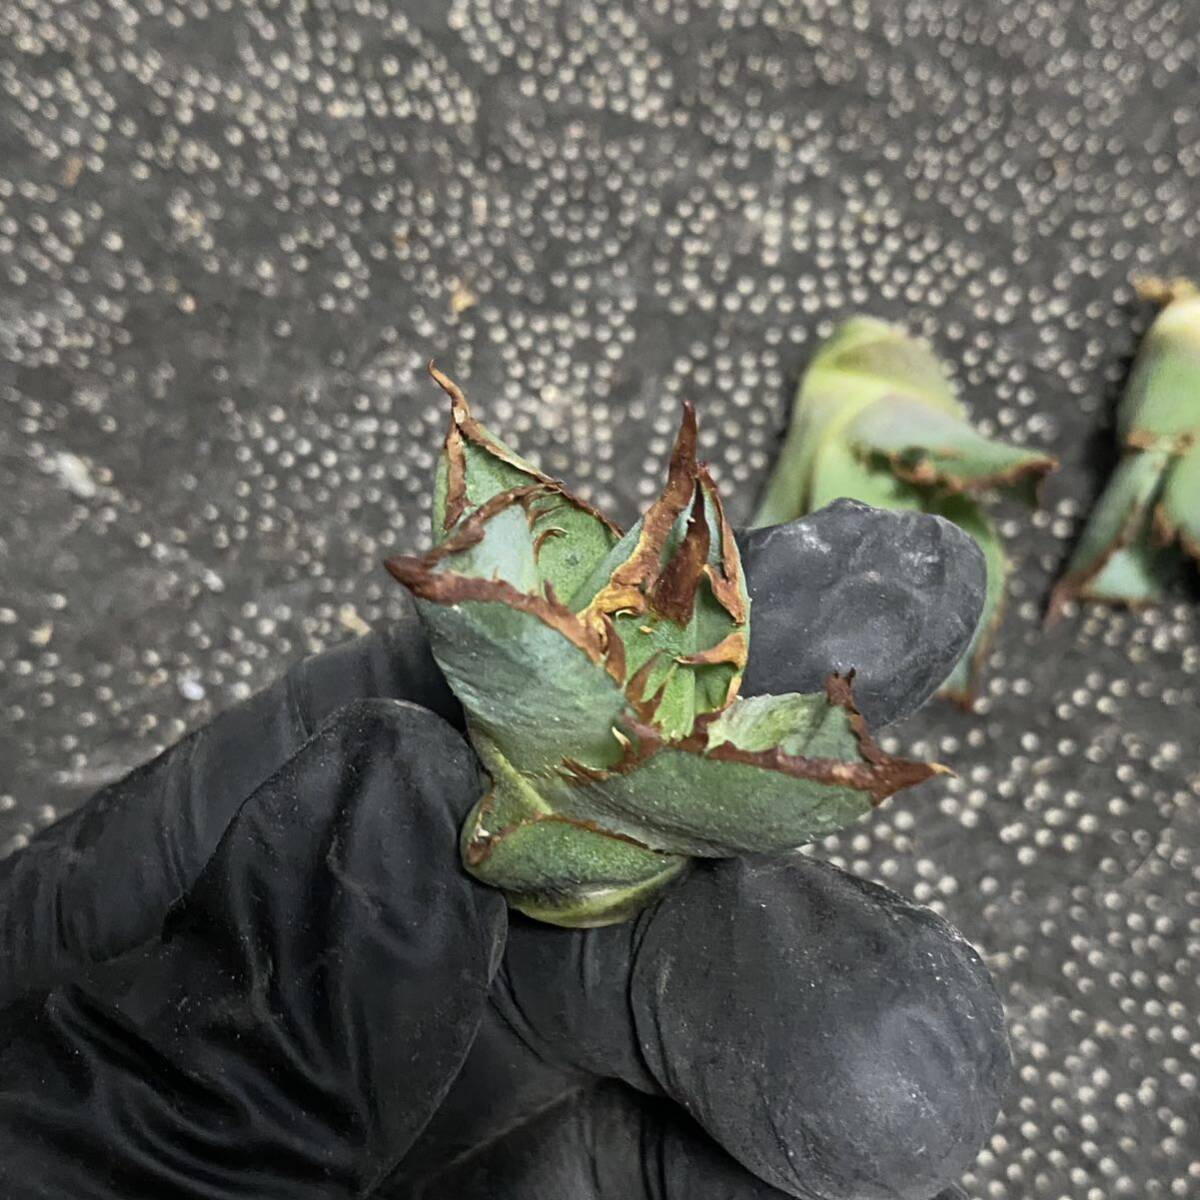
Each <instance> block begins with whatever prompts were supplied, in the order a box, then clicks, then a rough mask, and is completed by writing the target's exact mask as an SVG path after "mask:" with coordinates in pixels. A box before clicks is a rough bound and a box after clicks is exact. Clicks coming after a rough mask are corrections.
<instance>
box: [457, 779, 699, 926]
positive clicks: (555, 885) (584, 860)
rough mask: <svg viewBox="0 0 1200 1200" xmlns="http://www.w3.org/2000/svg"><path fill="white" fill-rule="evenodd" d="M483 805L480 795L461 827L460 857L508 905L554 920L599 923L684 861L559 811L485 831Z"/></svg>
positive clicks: (487, 817) (620, 914)
mask: <svg viewBox="0 0 1200 1200" xmlns="http://www.w3.org/2000/svg"><path fill="white" fill-rule="evenodd" d="M489 804H490V798H489V797H485V798H484V800H483V801H481V802H480V804H479V806H478V808H477V810H476V812H475V813H473V814H472V818H471V819H470V820H469V821H468V822H467V825H466V826H465V827H464V835H463V862H464V863H465V864H466V866H467V869H468V870H469V871H470V872H471V874H472V875H474V876H475V877H476V878H477V879H479V880H480V881H481V882H483V883H487V884H490V885H491V886H493V887H498V888H502V889H503V890H504V891H505V892H507V893H508V897H509V901H510V903H511V904H512V905H513V907H514V908H517V909H519V910H521V911H522V912H525V913H527V914H528V915H529V916H532V917H537V918H538V919H540V920H543V921H549V922H551V923H553V924H559V925H571V926H586V925H605V924H608V923H610V922H612V921H616V920H621V919H623V918H624V917H626V916H629V915H632V913H634V912H636V911H637V909H639V908H640V907H642V905H643V904H644V903H645V902H646V900H647V899H649V897H650V896H652V895H653V894H654V892H656V891H657V890H658V889H659V888H661V887H662V886H663V884H665V883H667V882H668V881H669V880H671V879H673V878H674V877H675V876H676V875H678V874H679V872H680V871H681V870H683V868H684V866H685V865H686V863H687V859H686V858H684V857H682V856H679V855H673V854H659V853H657V852H655V851H653V850H648V849H646V847H644V846H641V845H638V844H637V843H636V842H634V841H632V840H631V839H629V838H623V837H618V836H615V835H613V834H610V833H606V832H604V831H603V830H600V829H598V828H596V827H594V826H592V825H589V824H587V823H584V822H580V821H575V820H572V819H571V818H569V817H562V816H558V815H550V816H545V817H541V818H535V819H531V820H528V821H525V822H522V823H520V824H517V825H510V826H508V827H505V828H502V829H500V831H499V832H498V833H495V834H492V833H491V831H490V829H489V823H490V822H491V821H492V814H491V813H490V811H489Z"/></svg>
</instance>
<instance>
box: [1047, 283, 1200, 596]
mask: <svg viewBox="0 0 1200 1200" xmlns="http://www.w3.org/2000/svg"><path fill="white" fill-rule="evenodd" d="M1138 286H1139V291H1140V292H1141V294H1142V296H1143V297H1144V298H1146V299H1149V300H1155V301H1157V302H1158V303H1160V304H1162V305H1163V309H1162V311H1161V312H1160V313H1159V314H1158V316H1157V317H1156V318H1155V321H1154V323H1153V324H1152V325H1151V326H1150V329H1149V331H1148V332H1147V334H1146V336H1145V338H1144V339H1143V341H1142V345H1141V347H1140V349H1139V351H1138V356H1137V361H1136V362H1135V363H1134V366H1133V372H1132V373H1131V375H1130V377H1129V382H1128V384H1126V387H1125V393H1124V395H1123V396H1122V398H1121V404H1120V408H1119V409H1118V412H1117V425H1118V431H1117V432H1118V437H1119V438H1120V443H1121V451H1122V455H1121V461H1120V462H1119V463H1118V464H1117V467H1116V470H1114V471H1113V474H1112V478H1111V479H1110V480H1109V482H1108V486H1107V487H1106V488H1105V490H1104V492H1103V493H1102V494H1101V496H1100V499H1099V500H1098V501H1097V502H1096V506H1095V508H1094V509H1093V510H1092V514H1091V516H1090V517H1089V519H1088V523H1087V525H1086V527H1085V528H1084V531H1083V534H1082V536H1081V537H1080V539H1079V542H1078V544H1077V545H1076V547H1075V551H1074V553H1073V554H1072V556H1071V561H1070V563H1069V564H1068V566H1067V570H1066V573H1065V574H1064V575H1063V577H1062V579H1061V580H1060V581H1059V582H1058V584H1057V586H1056V587H1055V589H1054V592H1053V594H1052V596H1051V599H1050V612H1049V616H1050V617H1051V619H1053V618H1054V617H1056V616H1057V615H1058V614H1059V613H1060V611H1061V609H1062V607H1063V605H1065V604H1066V603H1067V601H1068V600H1073V599H1075V598H1076V597H1079V598H1082V599H1085V600H1107V601H1111V602H1117V603H1121V602H1123V603H1126V604H1134V605H1137V604H1148V603H1152V602H1154V601H1156V600H1160V599H1162V596H1163V593H1164V589H1165V587H1166V584H1167V583H1168V582H1169V581H1170V579H1171V578H1172V576H1173V575H1174V574H1175V573H1176V570H1177V568H1178V565H1179V560H1180V554H1179V549H1182V550H1183V551H1185V552H1186V553H1187V554H1189V555H1191V557H1192V558H1194V559H1198V560H1200V291H1197V289H1196V287H1195V286H1194V285H1193V284H1191V283H1189V282H1187V281H1186V280H1181V279H1175V280H1170V281H1162V280H1143V281H1142V282H1141V283H1139V285H1138ZM1176 543H1177V544H1178V548H1177V546H1176Z"/></svg>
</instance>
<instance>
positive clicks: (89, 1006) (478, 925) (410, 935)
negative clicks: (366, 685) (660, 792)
mask: <svg viewBox="0 0 1200 1200" xmlns="http://www.w3.org/2000/svg"><path fill="white" fill-rule="evenodd" d="M480 784H481V780H480V775H479V771H478V767H477V764H476V760H475V758H474V755H473V754H472V753H471V752H470V750H469V748H468V747H467V745H466V743H465V742H464V741H463V739H462V738H461V737H460V736H459V735H458V734H457V733H456V732H454V731H453V730H452V729H451V728H450V727H449V726H448V725H447V724H446V723H445V722H443V721H442V720H441V719H440V718H438V717H436V716H434V715H433V714H432V713H430V712H428V711H426V710H424V709H419V708H416V707H415V706H412V705H407V704H401V703H397V702H394V701H381V700H374V701H359V702H356V703H355V704H353V705H350V706H349V707H348V708H346V709H343V710H341V711H340V712H339V714H338V715H337V716H336V717H335V718H334V719H333V720H331V721H330V722H329V723H328V724H327V725H325V726H324V727H323V728H322V729H321V731H320V732H318V733H317V734H316V735H315V736H314V737H313V738H312V739H311V740H310V741H309V742H308V743H306V744H305V746H304V747H303V748H302V749H301V750H300V752H299V753H298V754H297V755H296V756H295V757H294V758H293V759H292V760H290V761H289V762H288V763H287V764H285V765H284V766H283V767H282V768H281V769H280V770H279V771H277V772H276V773H275V774H274V775H272V776H271V777H270V779H268V780H267V781H266V782H265V783H264V784H263V785H262V786H261V787H260V788H259V789H258V790H257V791H256V792H255V793H254V795H253V796H252V797H251V798H250V799H249V800H248V801H247V802H246V804H244V805H243V806H242V808H241V809H240V810H239V812H238V814H237V816H236V817H235V818H234V820H233V821H232V822H231V824H230V826H229V829H228V831H227V832H226V834H225V836H224V837H223V839H222V840H221V844H220V846H219V848H218V850H217V852H216V853H215V854H214V855H213V857H212V858H211V860H210V861H209V863H208V864H207V865H206V866H205V868H204V870H203V871H202V872H201V874H200V876H199V878H198V880H197V881H196V883H195V885H194V887H193V888H192V889H191V890H190V892H189V893H188V894H187V896H186V897H185V898H184V899H183V900H182V901H181V902H180V904H179V905H178V906H177V907H176V908H175V909H174V910H173V911H172V913H171V915H170V917H169V919H168V921H167V924H166V926H165V930H164V936H163V938H162V939H161V940H156V941H154V942H152V943H148V944H147V945H145V946H144V947H142V948H141V949H139V950H138V951H135V952H134V953H133V954H131V955H129V956H127V957H126V958H124V959H122V960H120V961H118V962H114V963H111V964H109V965H108V966H106V967H103V968H99V969H97V970H96V971H95V972H94V973H93V974H92V976H91V977H90V978H89V979H87V980H86V981H84V982H82V983H80V984H78V985H74V986H71V987H67V988H59V989H56V990H54V991H52V992H50V993H49V995H48V996H47V997H45V998H44V1000H43V1001H42V1002H41V1003H40V1004H38V1005H37V1006H34V1005H32V1004H29V1005H26V1006H24V1007H25V1010H26V1012H25V1015H26V1019H25V1021H24V1022H23V1023H22V1025H21V1027H20V1029H19V1030H18V1031H17V1032H16V1035H15V1036H11V1037H10V1038H9V1039H8V1041H7V1043H6V1044H5V1045H4V1046H3V1047H0V1195H3V1196H5V1197H9V1198H12V1200H23V1198H24V1197H28V1196H39V1197H46V1196H50V1197H64V1198H65V1197H68V1196H69V1197H73V1198H74V1197H104V1198H106V1200H107V1198H109V1197H112V1198H116V1197H120V1198H121V1200H150V1198H153V1200H161V1197H163V1196H171V1197H177V1198H180V1200H191V1198H197V1200H198V1198H200V1197H203V1198H205V1200H217V1198H224V1197H232V1196H238V1197H244V1196H255V1197H257V1198H266V1200H271V1198H275V1197H278V1198H280V1200H283V1198H285V1197H286V1200H304V1198H306V1197H313V1198H315V1197H324V1198H328V1197H331V1196H334V1197H337V1196H345V1197H350V1196H359V1195H361V1194H363V1193H364V1192H367V1191H369V1190H370V1188H371V1187H372V1186H373V1185H374V1184H375V1183H376V1182H377V1181H378V1180H380V1179H381V1178H383V1177H384V1176H385V1175H386V1174H387V1173H388V1172H389V1171H390V1170H391V1169H392V1167H393V1166H394V1165H395V1162H396V1160H397V1159H398V1158H399V1157H400V1156H401V1155H403V1153H404V1152H405V1151H406V1150H407V1148H408V1146H409V1144H410V1143H411V1141H412V1140H413V1138H414V1137H415V1136H416V1134H417V1133H418V1132H419V1130H420V1129H421V1128H422V1126H423V1125H424V1124H425V1123H426V1121H427V1120H428V1119H429V1115H430V1113H431V1112H432V1111H433V1109H434V1108H436V1106H437V1105H438V1104H439V1103H440V1101H441V1099H442V1097H443V1095H444V1094H445V1091H446V1089H447V1088H448V1086H449V1083H450V1081H451V1079H452V1078H453V1077H454V1075H455V1074H456V1073H457V1071H458V1070H459V1068H460V1066H461V1063H462V1060H463V1057H464V1056H465V1054H466V1052H467V1049H468V1047H469V1046H470V1044H471V1042H472V1040H473V1038H474V1036H475V1032H476V1029H477V1026H478V1023H479V1019H480V1014H481V1011H482V1009H483V1008H484V1005H485V1003H486V995H487V990H488V986H489V983H490V980H491V976H492V973H493V971H494V969H495V967H496V963H497V962H498V959H499V956H500V953H501V951H502V947H503V941H504V934H505V928H506V916H505V911H504V902H503V899H502V898H501V896H500V895H499V893H497V892H494V891H491V890H490V889H487V888H484V887H481V886H480V885H478V884H476V883H475V882H474V881H472V880H471V879H470V878H469V877H468V876H467V875H466V874H465V873H464V872H463V871H462V870H461V869H460V867H459V863H458V856H457V832H458V827H459V825H460V824H461V822H462V820H463V818H464V816H465V814H466V812H467V811H468V809H469V808H470V806H471V804H472V803H473V802H474V801H475V800H476V799H477V798H478V795H479V790H480ZM108 869H109V870H111V871H114V872H117V873H119V872H120V869H121V864H120V862H119V861H115V862H113V863H110V864H108Z"/></svg>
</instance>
